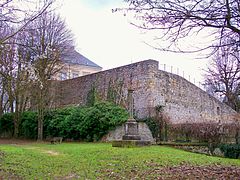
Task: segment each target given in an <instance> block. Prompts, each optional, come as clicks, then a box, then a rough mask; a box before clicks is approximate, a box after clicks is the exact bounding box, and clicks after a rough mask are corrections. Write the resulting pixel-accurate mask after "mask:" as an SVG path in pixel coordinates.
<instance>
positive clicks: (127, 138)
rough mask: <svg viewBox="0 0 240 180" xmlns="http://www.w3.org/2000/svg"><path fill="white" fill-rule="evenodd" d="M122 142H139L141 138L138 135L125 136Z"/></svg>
mask: <svg viewBox="0 0 240 180" xmlns="http://www.w3.org/2000/svg"><path fill="white" fill-rule="evenodd" d="M122 139H123V140H141V137H140V136H139V135H130V134H125V135H123V137H122Z"/></svg>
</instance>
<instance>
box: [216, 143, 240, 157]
mask: <svg viewBox="0 0 240 180" xmlns="http://www.w3.org/2000/svg"><path fill="white" fill-rule="evenodd" d="M219 148H220V149H221V151H222V152H223V153H224V156H225V157H228V158H236V159H237V158H239V155H240V144H222V145H220V146H219Z"/></svg>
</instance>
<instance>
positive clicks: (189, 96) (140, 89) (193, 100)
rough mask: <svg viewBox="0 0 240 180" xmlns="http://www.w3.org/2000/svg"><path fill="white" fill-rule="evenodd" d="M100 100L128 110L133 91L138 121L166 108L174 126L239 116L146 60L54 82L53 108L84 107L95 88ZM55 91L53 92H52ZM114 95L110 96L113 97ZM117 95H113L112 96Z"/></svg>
mask: <svg viewBox="0 0 240 180" xmlns="http://www.w3.org/2000/svg"><path fill="white" fill-rule="evenodd" d="M93 87H94V88H95V89H96V94H97V98H98V99H101V100H107V99H108V98H109V96H110V95H109V94H111V93H112V96H114V97H113V98H114V101H115V102H117V103H119V104H121V105H122V106H124V107H127V92H128V89H129V88H131V89H133V90H134V94H133V98H134V110H135V115H136V116H137V118H145V117H149V116H154V115H155V107H156V106H159V105H160V106H163V107H164V108H163V109H164V113H165V114H166V115H167V116H168V117H169V119H170V121H171V122H173V123H183V122H204V121H219V120H220V121H231V120H233V117H234V115H235V114H236V112H235V111H234V110H233V109H231V108H230V107H229V106H227V105H225V104H224V103H221V102H220V101H218V100H217V99H215V98H214V97H212V96H210V95H208V94H207V93H206V92H205V91H203V90H201V89H200V88H198V87H197V86H195V85H194V84H192V83H190V82H189V81H187V80H186V79H184V78H182V77H180V76H178V75H175V74H171V73H168V72H164V71H160V70H159V69H158V62H157V61H155V60H146V61H142V62H138V63H134V64H130V65H126V66H122V67H118V68H114V69H110V70H106V71H102V72H98V73H95V74H90V75H86V76H83V77H78V78H75V79H70V80H65V81H54V82H52V88H51V89H52V92H54V95H53V93H51V94H52V96H53V102H52V105H53V107H64V106H70V105H85V104H86V103H87V97H88V94H89V92H90V90H91V89H92V88H93ZM53 89H54V90H53ZM110 92H111V93H110ZM113 92H114V93H113Z"/></svg>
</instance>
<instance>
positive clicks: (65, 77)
mask: <svg viewBox="0 0 240 180" xmlns="http://www.w3.org/2000/svg"><path fill="white" fill-rule="evenodd" d="M66 79H67V73H65V72H61V73H60V80H66Z"/></svg>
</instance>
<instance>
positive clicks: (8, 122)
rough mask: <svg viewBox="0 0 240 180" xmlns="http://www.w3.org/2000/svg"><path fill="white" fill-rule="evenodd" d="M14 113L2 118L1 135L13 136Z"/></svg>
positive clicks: (0, 122)
mask: <svg viewBox="0 0 240 180" xmlns="http://www.w3.org/2000/svg"><path fill="white" fill-rule="evenodd" d="M13 129H14V124H13V113H6V114H4V115H2V116H1V118H0V135H1V136H12V135H13Z"/></svg>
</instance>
